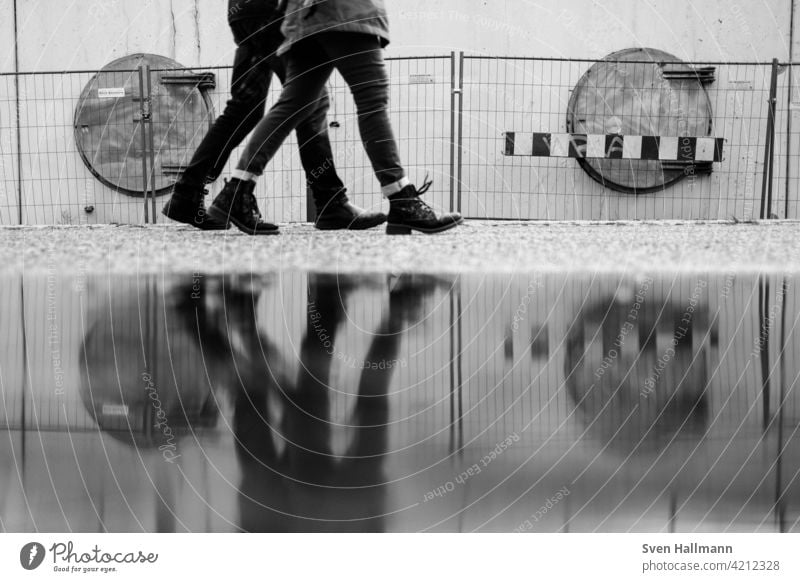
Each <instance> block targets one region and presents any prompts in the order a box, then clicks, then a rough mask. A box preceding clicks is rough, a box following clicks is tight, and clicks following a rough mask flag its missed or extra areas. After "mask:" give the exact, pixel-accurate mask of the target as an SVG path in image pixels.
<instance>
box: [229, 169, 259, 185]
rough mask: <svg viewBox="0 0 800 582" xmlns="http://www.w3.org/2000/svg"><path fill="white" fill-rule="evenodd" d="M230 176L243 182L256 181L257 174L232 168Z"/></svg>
mask: <svg viewBox="0 0 800 582" xmlns="http://www.w3.org/2000/svg"><path fill="white" fill-rule="evenodd" d="M231 178H236V179H237V180H242V181H244V182H257V181H258V176H257V175H256V174H253V173H252V172H245V171H244V170H234V171H233V172H231Z"/></svg>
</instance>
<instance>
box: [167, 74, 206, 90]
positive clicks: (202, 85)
mask: <svg viewBox="0 0 800 582" xmlns="http://www.w3.org/2000/svg"><path fill="white" fill-rule="evenodd" d="M161 84H162V85H191V86H193V87H197V88H198V89H200V90H201V91H204V90H208V91H213V90H214V89H216V88H217V77H216V75H215V74H214V73H211V72H205V73H180V74H176V73H163V74H162V75H161Z"/></svg>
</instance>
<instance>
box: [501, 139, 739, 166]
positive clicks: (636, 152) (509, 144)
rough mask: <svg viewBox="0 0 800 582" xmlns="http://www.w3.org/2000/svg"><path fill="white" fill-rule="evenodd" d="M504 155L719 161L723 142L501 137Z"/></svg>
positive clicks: (702, 140)
mask: <svg viewBox="0 0 800 582" xmlns="http://www.w3.org/2000/svg"><path fill="white" fill-rule="evenodd" d="M503 136H504V138H505V148H504V150H503V155H506V156H534V157H545V158H580V159H583V158H587V159H588V158H601V159H602V158H604V159H612V160H613V159H617V160H660V161H664V162H684V163H698V162H721V161H722V150H723V146H724V145H725V139H723V138H716V137H665V136H648V135H587V134H585V133H584V134H581V133H518V132H514V131H509V132H506V133H504V134H503Z"/></svg>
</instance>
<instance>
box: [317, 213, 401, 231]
mask: <svg viewBox="0 0 800 582" xmlns="http://www.w3.org/2000/svg"><path fill="white" fill-rule="evenodd" d="M384 222H386V217H385V216H384V217H382V218H376V219H374V220H370V221H367V222H363V223H361V224H358V223H356V222H348V223H347V224H322V225H320V224H315V225H314V227H315V228H316V229H317V230H368V229H370V228H375V227H376V226H380V225H382V224H383V223H384Z"/></svg>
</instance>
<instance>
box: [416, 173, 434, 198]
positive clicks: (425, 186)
mask: <svg viewBox="0 0 800 582" xmlns="http://www.w3.org/2000/svg"><path fill="white" fill-rule="evenodd" d="M429 175H430V174H425V178H424V179H423V180H422V186H420V187H419V188H417V196H422V195H423V194H425V192H427V191H428V190H430V189H431V186H433V180H429V179H428V176H429ZM426 206H427V205H426Z"/></svg>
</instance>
